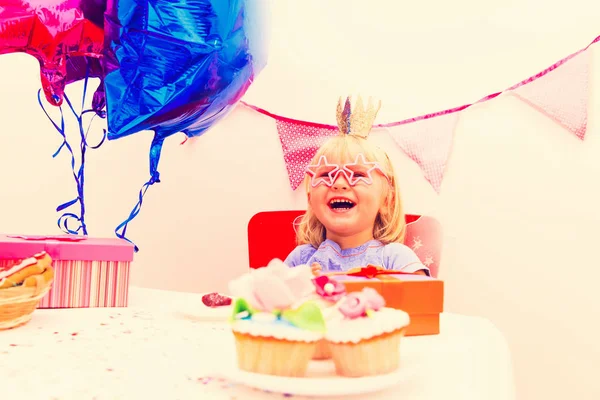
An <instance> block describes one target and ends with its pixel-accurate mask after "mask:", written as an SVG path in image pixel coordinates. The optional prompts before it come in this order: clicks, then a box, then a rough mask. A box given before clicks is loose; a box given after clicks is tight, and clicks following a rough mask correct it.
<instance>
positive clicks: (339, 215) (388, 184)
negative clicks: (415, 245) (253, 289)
mask: <svg viewBox="0 0 600 400" xmlns="http://www.w3.org/2000/svg"><path fill="white" fill-rule="evenodd" d="M380 106H381V104H380V103H379V104H378V106H377V108H375V107H374V106H373V104H372V102H371V100H370V99H369V104H368V107H367V109H366V110H365V109H364V108H363V104H362V100H361V99H360V97H359V98H358V100H357V102H356V105H355V107H354V109H351V105H350V99H349V98H348V99H347V100H346V103H345V105H344V108H343V109H342V103H341V99H340V102H339V103H338V109H337V123H338V128H339V130H340V134H339V135H338V136H336V137H334V138H331V139H329V140H328V141H327V142H325V143H324V144H323V145H322V146H321V148H320V149H319V150H318V151H317V154H316V155H315V157H314V158H313V160H312V162H311V163H310V165H309V166H308V167H307V170H306V178H305V185H306V194H307V196H308V207H307V210H306V214H304V216H303V217H302V219H301V221H300V223H299V226H298V229H297V242H298V246H297V247H296V248H295V249H294V250H293V251H292V252H291V253H290V254H289V255H288V257H287V258H286V260H285V263H286V264H287V265H289V266H291V267H294V266H296V265H301V264H310V265H311V266H312V269H313V272H314V273H315V274H316V275H317V274H319V273H321V272H333V271H347V270H349V269H351V268H356V267H365V266H367V265H368V264H372V265H376V266H381V267H383V268H385V269H393V270H400V271H404V272H407V273H418V274H426V275H429V268H427V267H426V266H425V265H423V264H422V263H421V261H420V260H419V258H418V257H417V255H416V254H415V253H414V252H413V251H412V250H411V249H410V248H409V247H407V246H405V245H404V244H402V241H403V239H404V234H405V231H406V222H405V216H404V211H403V209H402V201H401V198H400V191H399V188H398V183H397V180H396V175H395V173H394V168H393V166H392V163H391V161H390V159H389V158H388V156H387V154H386V153H385V152H384V151H383V150H381V149H380V148H379V147H377V146H374V145H372V144H371V143H370V142H368V141H367V136H368V134H369V132H370V130H371V126H372V125H373V121H374V120H375V116H376V115H377V112H378V111H379V107H380Z"/></svg>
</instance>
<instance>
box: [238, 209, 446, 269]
mask: <svg viewBox="0 0 600 400" xmlns="http://www.w3.org/2000/svg"><path fill="white" fill-rule="evenodd" d="M304 212H305V211H304V210H289V211H262V212H259V213H257V214H255V215H254V216H253V217H252V218H251V219H250V221H249V222H248V253H249V259H250V268H261V267H264V266H265V265H267V264H268V263H269V261H271V260H272V259H274V258H279V259H281V260H285V258H286V257H287V256H288V254H290V252H291V251H292V250H294V248H295V247H296V232H295V230H294V225H293V224H294V220H296V218H298V217H299V216H301V215H302V214H304ZM406 224H407V225H406V237H405V239H404V244H406V245H407V246H409V247H411V248H412V249H413V250H414V252H415V253H416V254H417V256H418V257H419V258H420V259H421V262H422V263H423V264H425V265H428V266H429V269H430V271H431V276H433V277H437V276H438V271H439V266H440V256H441V253H442V227H441V224H440V223H439V222H438V221H437V220H436V219H435V218H433V217H428V216H420V215H411V214H407V215H406Z"/></svg>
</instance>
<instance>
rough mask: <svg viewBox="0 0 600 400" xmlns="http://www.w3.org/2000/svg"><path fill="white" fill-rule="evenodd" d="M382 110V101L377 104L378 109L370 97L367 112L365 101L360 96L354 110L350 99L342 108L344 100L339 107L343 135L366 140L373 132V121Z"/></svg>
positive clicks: (339, 126) (338, 115)
mask: <svg viewBox="0 0 600 400" xmlns="http://www.w3.org/2000/svg"><path fill="white" fill-rule="evenodd" d="M380 108H381V101H378V102H377V107H375V105H374V104H373V101H372V99H371V98H370V97H369V103H368V104H367V109H366V110H365V108H364V106H363V101H362V99H361V97H360V96H358V99H357V100H356V104H355V105H354V110H352V106H351V104H350V97H348V98H346V102H345V104H344V105H343V106H342V98H341V97H340V100H339V101H338V105H337V113H336V114H337V115H336V116H337V124H338V129H339V130H340V133H341V134H342V135H354V136H359V137H362V138H366V137H367V136H368V135H369V132H370V131H371V127H372V126H373V121H375V117H376V116H377V113H378V112H379V109H380Z"/></svg>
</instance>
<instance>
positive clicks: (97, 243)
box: [0, 235, 134, 261]
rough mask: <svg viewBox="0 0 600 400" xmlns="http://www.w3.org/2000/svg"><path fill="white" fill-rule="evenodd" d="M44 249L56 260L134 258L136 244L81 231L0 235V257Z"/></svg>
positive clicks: (10, 256)
mask: <svg viewBox="0 0 600 400" xmlns="http://www.w3.org/2000/svg"><path fill="white" fill-rule="evenodd" d="M42 251H45V252H46V253H48V254H49V255H50V257H52V259H53V260H79V261H92V260H98V261H132V260H133V253H134V246H133V244H131V243H129V242H127V241H126V240H123V239H119V238H93V237H89V236H82V235H55V236H53V235H42V236H39V235H38V236H35V235H0V259H22V258H27V257H31V256H32V255H34V254H36V253H40V252H42Z"/></svg>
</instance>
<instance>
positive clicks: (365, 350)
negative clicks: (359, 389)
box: [325, 288, 410, 377]
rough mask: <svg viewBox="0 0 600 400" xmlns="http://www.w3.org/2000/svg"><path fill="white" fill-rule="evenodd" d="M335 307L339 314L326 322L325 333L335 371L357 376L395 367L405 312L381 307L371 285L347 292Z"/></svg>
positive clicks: (383, 371) (378, 373)
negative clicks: (333, 319) (336, 318)
mask: <svg viewBox="0 0 600 400" xmlns="http://www.w3.org/2000/svg"><path fill="white" fill-rule="evenodd" d="M338 308H339V311H340V313H341V314H342V316H343V318H341V319H339V320H336V321H332V322H331V323H329V324H327V333H326V335H325V339H326V340H327V344H328V346H329V349H330V351H331V356H332V358H333V362H334V364H335V369H336V372H337V374H338V375H342V376H347V377H360V376H372V375H381V374H387V373H391V372H393V371H395V370H396V369H397V368H398V366H399V364H400V339H401V338H402V336H404V333H405V330H406V327H407V326H408V324H409V322H410V319H409V316H408V314H407V313H406V312H404V311H402V310H396V309H393V308H387V307H385V300H384V299H383V297H381V295H380V294H379V293H377V291H376V290H374V289H372V288H364V289H363V290H362V291H361V292H352V293H349V294H348V295H347V296H345V297H344V298H343V300H342V301H341V302H340V303H339V307H338Z"/></svg>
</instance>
